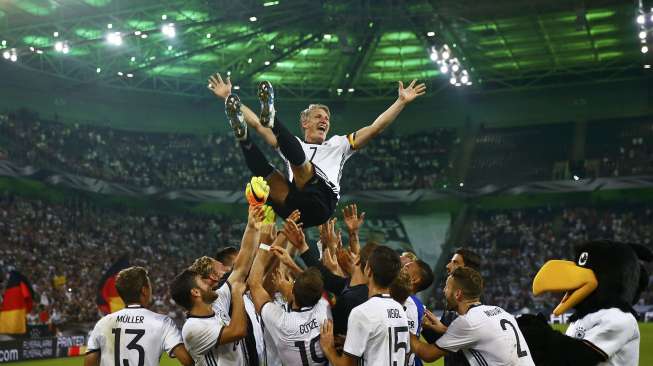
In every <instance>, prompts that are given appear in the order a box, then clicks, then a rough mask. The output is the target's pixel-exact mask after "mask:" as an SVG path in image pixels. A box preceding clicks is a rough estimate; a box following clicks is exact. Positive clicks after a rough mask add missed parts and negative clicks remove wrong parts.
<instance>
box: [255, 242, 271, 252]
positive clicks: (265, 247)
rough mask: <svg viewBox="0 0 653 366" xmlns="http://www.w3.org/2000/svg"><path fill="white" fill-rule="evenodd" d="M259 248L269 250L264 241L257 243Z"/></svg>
mask: <svg viewBox="0 0 653 366" xmlns="http://www.w3.org/2000/svg"><path fill="white" fill-rule="evenodd" d="M258 248H259V249H262V250H265V251H266V252H269V251H270V246H269V245H267V244H264V243H261V244H259V246H258Z"/></svg>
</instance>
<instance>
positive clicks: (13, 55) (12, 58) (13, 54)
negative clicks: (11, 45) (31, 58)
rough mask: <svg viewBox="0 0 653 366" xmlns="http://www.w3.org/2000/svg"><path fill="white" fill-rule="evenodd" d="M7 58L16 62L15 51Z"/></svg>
mask: <svg viewBox="0 0 653 366" xmlns="http://www.w3.org/2000/svg"><path fill="white" fill-rule="evenodd" d="M9 59H10V60H11V62H16V61H18V55H16V54H15V53H12V54H11V57H9Z"/></svg>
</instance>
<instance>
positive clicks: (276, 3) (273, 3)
mask: <svg viewBox="0 0 653 366" xmlns="http://www.w3.org/2000/svg"><path fill="white" fill-rule="evenodd" d="M275 5H279V1H268V2H266V3H263V6H275Z"/></svg>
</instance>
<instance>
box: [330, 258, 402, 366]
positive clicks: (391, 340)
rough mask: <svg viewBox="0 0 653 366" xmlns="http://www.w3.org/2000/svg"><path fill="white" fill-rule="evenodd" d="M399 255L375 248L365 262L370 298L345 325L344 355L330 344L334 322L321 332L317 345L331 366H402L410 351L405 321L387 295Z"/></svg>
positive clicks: (397, 266)
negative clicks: (319, 345) (318, 344)
mask: <svg viewBox="0 0 653 366" xmlns="http://www.w3.org/2000/svg"><path fill="white" fill-rule="evenodd" d="M399 269H400V261H399V255H398V254H397V253H395V252H394V251H393V250H392V249H390V248H388V247H385V246H378V247H377V248H376V249H374V251H373V252H372V254H371V255H370V257H369V258H368V260H367V264H366V265H365V276H366V278H367V281H368V283H367V285H368V288H369V290H368V291H369V293H368V294H369V299H368V300H367V301H366V302H364V303H362V304H361V305H358V306H357V307H355V308H354V309H353V310H352V311H351V314H349V320H348V324H347V336H346V339H345V345H344V348H343V354H342V355H339V354H338V352H337V351H336V349H335V347H334V342H333V323H332V322H331V321H330V320H329V321H326V322H325V323H324V324H323V325H322V328H321V329H320V343H321V344H322V349H323V350H324V353H325V355H326V356H327V358H328V359H329V362H330V363H331V365H333V366H341V365H348V366H353V365H356V364H359V365H405V364H406V362H407V360H408V355H409V352H410V339H409V330H408V319H407V317H406V312H405V311H404V309H403V307H402V305H401V304H399V303H398V302H397V301H395V300H394V299H393V298H392V297H391V296H390V285H391V284H392V282H393V281H394V280H395V278H396V277H397V275H398V274H399Z"/></svg>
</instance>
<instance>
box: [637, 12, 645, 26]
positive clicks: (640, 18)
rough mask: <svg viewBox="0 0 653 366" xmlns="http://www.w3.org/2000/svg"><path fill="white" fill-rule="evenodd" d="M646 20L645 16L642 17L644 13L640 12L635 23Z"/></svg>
mask: <svg viewBox="0 0 653 366" xmlns="http://www.w3.org/2000/svg"><path fill="white" fill-rule="evenodd" d="M645 21H646V18H644V14H640V15H638V16H637V24H644V22H645Z"/></svg>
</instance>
